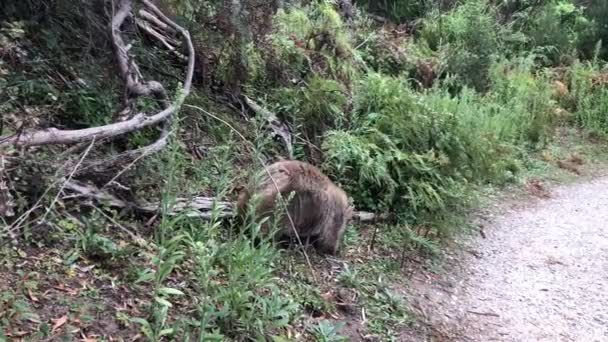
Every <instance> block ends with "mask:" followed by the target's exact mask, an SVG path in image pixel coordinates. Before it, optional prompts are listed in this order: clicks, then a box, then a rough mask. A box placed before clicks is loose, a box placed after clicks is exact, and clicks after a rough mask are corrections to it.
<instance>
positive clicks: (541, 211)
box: [404, 178, 608, 342]
mask: <svg viewBox="0 0 608 342" xmlns="http://www.w3.org/2000/svg"><path fill="white" fill-rule="evenodd" d="M486 219H487V218H486ZM484 227H485V229H484V230H485V233H486V238H485V239H483V238H480V239H479V240H477V241H475V242H473V243H469V244H468V247H465V252H462V255H460V256H457V257H454V258H453V260H452V262H450V263H449V264H450V270H449V271H448V272H447V273H448V274H447V275H442V276H439V277H438V276H437V275H435V274H431V273H427V274H422V275H418V276H417V277H415V278H414V279H413V280H412V284H411V285H412V286H411V288H412V291H413V293H412V295H411V302H412V305H413V307H414V308H417V309H418V310H419V311H420V312H419V314H420V315H421V316H422V320H423V321H425V322H424V323H423V324H422V329H423V330H425V332H424V333H423V334H422V335H426V336H425V337H416V338H413V337H408V338H404V340H428V341H484V342H485V341H525V342H527V341H552V342H553V341H581V342H592V341H608V178H600V179H596V180H593V181H589V182H587V183H584V184H574V185H568V186H560V187H557V188H555V189H553V190H552V194H551V198H550V199H547V200H540V201H537V202H535V203H528V204H526V205H525V206H520V207H519V208H510V209H506V210H502V212H500V213H499V214H496V215H494V216H493V217H490V218H489V219H487V222H486V223H485V224H484Z"/></svg>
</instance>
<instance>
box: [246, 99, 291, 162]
mask: <svg viewBox="0 0 608 342" xmlns="http://www.w3.org/2000/svg"><path fill="white" fill-rule="evenodd" d="M243 97H244V98H245V102H246V103H247V105H248V106H249V108H251V109H252V110H253V111H254V112H255V113H256V114H257V115H260V116H262V117H263V118H264V119H265V120H266V121H267V122H268V125H269V126H270V129H272V131H273V132H274V133H275V134H276V135H278V136H279V137H280V138H281V140H283V144H284V145H285V148H286V149H287V153H288V154H289V158H293V147H292V139H291V132H290V131H289V127H288V126H287V124H285V123H284V122H282V121H281V120H279V118H277V116H276V115H275V114H274V113H272V112H271V111H269V110H267V109H266V108H263V107H262V106H260V105H259V104H257V103H256V102H255V101H253V100H252V99H250V98H248V97H247V96H243Z"/></svg>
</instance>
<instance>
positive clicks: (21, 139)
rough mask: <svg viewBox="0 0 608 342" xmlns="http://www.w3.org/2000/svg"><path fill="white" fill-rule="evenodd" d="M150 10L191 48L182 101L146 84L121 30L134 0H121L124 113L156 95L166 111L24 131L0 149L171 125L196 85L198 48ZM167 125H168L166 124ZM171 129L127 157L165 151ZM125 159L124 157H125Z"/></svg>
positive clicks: (117, 40)
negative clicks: (70, 127) (73, 127)
mask: <svg viewBox="0 0 608 342" xmlns="http://www.w3.org/2000/svg"><path fill="white" fill-rule="evenodd" d="M142 2H143V3H144V5H145V6H146V7H148V9H149V10H150V11H152V12H153V13H155V14H156V16H157V17H159V18H160V19H159V20H162V22H164V23H165V24H166V25H167V26H168V27H171V28H172V29H174V30H176V31H177V32H179V33H180V34H181V35H182V36H183V38H184V40H185V42H186V45H187V48H188V67H187V71H186V76H185V78H184V85H183V90H182V94H181V96H180V98H179V99H178V100H176V101H175V103H173V104H170V101H169V98H168V96H167V94H166V91H165V89H164V87H163V86H162V85H161V84H160V83H159V82H156V81H148V82H142V81H140V79H141V73H140V71H139V68H138V67H137V65H136V64H135V62H133V61H132V60H130V59H129V55H128V51H129V46H127V45H126V44H125V42H124V40H123V39H122V36H121V31H120V27H121V26H122V24H123V23H124V21H125V20H126V19H127V18H128V17H129V16H131V10H132V6H131V0H121V1H120V4H119V6H118V10H117V11H116V13H115V14H114V16H113V17H112V23H111V36H112V43H113V45H114V49H115V56H116V59H117V64H118V68H119V70H120V73H121V75H122V76H123V79H124V81H125V97H124V104H125V109H127V110H123V113H128V112H130V110H128V108H131V107H132V106H133V105H134V103H135V101H134V100H135V99H136V98H137V97H140V96H149V95H152V96H154V97H155V98H156V99H157V101H158V102H159V104H160V106H161V108H162V110H161V111H160V112H159V113H156V114H154V115H146V114H144V113H138V114H136V115H135V116H133V117H132V118H130V119H128V120H124V121H121V122H115V123H112V124H108V125H104V126H98V127H91V128H85V129H78V130H59V129H56V128H49V129H46V130H39V131H34V132H27V131H25V132H21V133H20V134H16V135H10V136H2V137H0V146H2V145H6V144H16V145H18V146H23V147H27V146H36V145H49V144H71V143H77V142H85V141H91V140H93V139H95V140H101V139H105V138H111V137H115V136H118V135H122V134H125V133H129V132H134V131H137V130H140V129H142V128H144V127H147V126H150V125H155V124H158V123H161V122H165V123H168V122H169V120H170V118H171V116H172V115H173V114H174V113H175V112H176V111H177V109H178V108H179V106H180V105H181V102H183V99H184V98H185V97H186V96H188V94H189V93H190V90H191V86H192V76H193V73H194V58H195V53H194V47H193V45H192V41H191V39H190V34H189V33H188V31H186V30H185V29H183V28H181V27H180V26H179V25H177V24H175V23H174V22H173V21H171V20H170V19H169V18H167V17H166V16H165V15H164V14H162V12H160V10H158V8H156V6H154V5H153V4H152V3H150V2H149V1H147V0H143V1H142ZM165 126H167V125H165ZM166 136H167V128H166V127H165V129H164V131H163V134H161V137H160V139H159V140H158V141H156V142H155V143H153V144H152V145H150V146H147V147H144V148H140V149H138V150H134V151H128V152H127V153H126V154H125V156H133V155H139V154H141V153H150V152H156V151H158V150H160V149H162V148H163V147H164V146H165V145H166ZM123 157H124V156H123Z"/></svg>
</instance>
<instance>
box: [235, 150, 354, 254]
mask: <svg viewBox="0 0 608 342" xmlns="http://www.w3.org/2000/svg"><path fill="white" fill-rule="evenodd" d="M254 193H257V194H259V195H260V202H259V204H258V206H257V208H256V213H257V215H258V217H260V218H262V217H267V216H268V217H269V220H268V221H267V222H272V221H273V215H274V213H275V212H276V213H278V214H280V215H281V216H280V218H279V220H278V224H279V231H278V232H277V235H279V236H288V237H294V236H295V234H296V232H297V234H298V235H299V237H300V239H301V240H302V241H312V242H314V243H315V246H316V247H317V249H318V250H319V251H321V252H325V253H330V254H336V253H337V252H338V248H339V245H340V241H341V240H342V236H343V235H344V231H345V229H346V225H347V224H348V221H349V220H350V219H351V218H352V214H353V207H352V206H350V205H349V203H348V197H347V195H346V193H345V192H344V191H343V190H342V189H340V188H339V187H338V186H336V185H335V184H334V183H333V182H332V181H331V180H330V179H329V178H328V177H327V176H325V175H324V174H323V173H322V172H321V171H319V169H317V168H316V167H314V166H312V165H310V164H307V163H304V162H300V161H295V160H285V161H279V162H276V163H274V164H272V165H270V166H269V167H268V168H267V169H266V170H262V177H261V182H260V184H258V185H257V186H256V187H254V188H253V189H252V188H251V187H249V188H246V189H244V190H243V191H242V192H241V194H240V196H239V200H238V203H237V208H238V212H239V216H240V217H244V216H245V214H246V212H247V206H248V203H249V201H250V200H251V198H252V197H253V194H254ZM278 193H280V194H281V197H282V198H283V200H285V201H287V200H289V202H288V203H287V209H288V210H287V212H288V213H289V216H287V215H285V211H284V208H285V207H284V206H283V205H282V204H281V202H279V201H281V199H278V196H277V195H278ZM292 193H293V195H291V194H292ZM275 208H276V209H278V210H276V211H275ZM290 217H291V220H290ZM292 221H293V226H292V224H291V222H292ZM294 228H295V231H294ZM268 229H269V227H268V223H266V224H265V226H263V227H262V230H263V231H265V232H268ZM279 236H277V237H279Z"/></svg>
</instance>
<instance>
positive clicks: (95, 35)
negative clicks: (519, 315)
mask: <svg viewBox="0 0 608 342" xmlns="http://www.w3.org/2000/svg"><path fill="white" fill-rule="evenodd" d="M237 2H238V1H237ZM162 3H163V6H161V7H162V9H163V10H165V11H168V12H169V13H171V14H172V16H173V17H175V18H177V21H178V22H180V24H182V25H184V26H185V27H187V28H188V29H189V30H190V32H191V34H192V37H193V41H194V44H195V47H196V50H197V58H198V61H199V62H198V63H200V64H197V68H196V72H195V86H194V88H195V89H194V90H193V93H192V94H191V95H190V96H189V97H188V98H187V99H186V106H184V107H183V108H182V110H181V112H180V113H178V118H177V119H176V120H173V122H172V134H171V135H170V139H169V144H168V146H167V147H165V148H164V150H163V151H162V152H159V153H156V154H154V155H151V156H147V157H146V158H140V159H137V160H135V161H133V162H132V163H123V164H121V163H117V164H116V165H108V167H102V166H99V165H97V166H91V167H82V168H81V169H78V168H77V167H76V166H77V165H79V166H80V164H79V160H81V159H82V160H88V159H104V158H107V157H111V156H114V155H116V154H118V153H120V152H123V151H125V150H129V149H133V148H137V147H141V146H145V145H147V144H149V143H151V142H153V141H154V140H155V139H156V137H157V136H158V132H157V129H156V128H146V129H144V130H141V131H138V132H135V133H129V134H126V135H124V136H121V137H119V138H116V139H113V140H112V141H111V142H108V141H104V142H96V143H95V145H94V146H93V145H91V146H89V143H83V144H80V145H79V144H75V145H73V146H68V147H57V146H41V147H36V148H32V149H28V150H21V149H19V148H15V147H13V146H7V145H0V148H1V150H0V177H1V178H0V210H1V211H2V212H1V213H0V214H3V215H4V214H6V213H7V212H8V209H11V210H13V211H14V212H15V215H13V216H9V215H5V216H2V217H1V220H2V221H1V222H2V223H1V226H0V273H1V274H3V275H8V276H7V277H2V278H3V279H0V341H1V340H4V339H12V338H17V337H23V336H25V337H26V338H29V339H30V340H37V339H43V338H50V337H54V338H64V339H66V340H69V339H73V338H76V337H78V338H81V337H83V336H90V337H91V338H93V337H95V336H97V338H98V340H100V341H101V340H108V339H109V338H110V337H112V338H114V340H116V339H119V338H123V339H125V340H127V339H129V340H130V339H131V338H132V337H134V336H135V335H137V334H140V335H141V336H144V337H145V338H146V339H149V340H154V341H157V340H176V341H191V340H199V341H215V340H217V341H223V340H236V341H244V340H256V341H262V340H268V341H292V340H294V341H295V340H298V341H299V340H314V341H345V340H348V337H356V338H359V336H360V335H359V334H361V335H367V336H370V337H373V336H376V337H378V338H380V339H382V340H391V339H392V340H399V336H400V332H402V331H403V330H404V329H408V324H409V323H411V322H412V321H413V320H414V319H415V318H414V317H413V316H412V314H411V313H410V312H409V310H408V307H407V303H406V302H405V301H404V298H403V293H402V291H403V290H402V288H403V285H406V284H404V279H407V276H406V275H404V274H403V273H402V270H403V269H404V265H405V264H406V263H407V261H408V260H410V259H412V258H420V257H426V258H427V259H424V260H430V258H432V257H433V256H438V255H441V252H442V248H443V246H444V245H443V242H444V241H445V240H444V239H445V238H447V237H449V236H451V235H453V234H462V233H463V232H465V231H467V229H468V226H467V224H466V223H465V220H464V215H465V213H466V212H467V210H468V209H470V208H472V207H473V206H474V205H476V204H478V201H477V200H478V199H479V197H480V194H483V193H484V191H486V190H487V189H497V188H501V187H505V186H509V185H511V186H517V185H521V184H523V183H525V181H526V177H527V176H529V175H534V176H547V175H549V174H552V173H555V172H556V170H557V169H556V166H555V164H556V162H557V161H562V160H566V159H567V158H569V157H571V154H573V153H575V154H577V155H578V156H579V157H582V158H583V159H585V160H589V161H591V162H593V160H596V159H601V155H599V153H598V150H601V149H600V148H595V147H596V146H605V142H606V138H607V137H608V114H607V113H608V88H607V87H606V85H607V84H608V68H607V64H606V63H607V59H608V50H607V47H606V46H605V45H606V43H607V42H603V41H602V38H603V37H606V36H607V33H608V5H606V4H604V2H602V1H597V2H595V1H594V2H593V4H589V3H590V2H589V1H575V0H551V1H541V2H539V1H526V0H523V1H489V0H462V1H439V0H437V1H404V0H390V1H389V0H384V1H356V2H355V10H354V12H353V17H352V18H350V17H349V15H347V16H346V17H345V16H344V15H343V13H341V7H340V6H339V4H338V3H341V1H330V0H318V1H282V2H278V3H282V6H281V8H278V5H275V4H274V2H270V1H262V2H260V1H253V0H251V1H250V0H243V1H240V2H238V3H240V7H239V8H236V9H235V8H233V7H231V6H225V3H224V2H223V1H198V0H172V1H163V2H162ZM226 3H232V2H230V1H228V2H226ZM99 6H100V5H99V3H98V2H96V1H92V0H91V1H88V0H87V1H81V4H79V5H78V6H75V5H74V4H73V2H71V1H68V0H43V1H22V2H11V1H9V2H8V3H7V4H4V3H3V4H1V5H0V13H5V14H6V18H1V19H2V20H1V21H0V114H2V122H1V125H0V131H1V132H0V133H1V134H0V135H2V136H4V135H7V134H14V133H18V132H20V131H21V130H23V129H36V128H46V127H58V128H62V129H78V128H83V127H92V126H99V125H103V124H107V123H110V122H114V121H115V120H116V117H115V114H114V112H117V111H118V110H120V109H119V108H121V107H120V105H121V98H122V96H123V92H124V89H123V84H122V82H123V80H122V79H121V77H120V76H119V75H118V74H117V72H116V69H117V68H116V62H115V60H114V58H113V54H112V47H111V44H110V40H109V39H110V37H109V35H108V33H107V27H108V17H107V15H108V14H109V13H112V12H111V11H110V9H109V8H105V9H104V8H99ZM231 11H237V12H238V13H233V12H231ZM239 11H240V12H239ZM370 14H373V18H372V16H370ZM378 16H380V17H383V18H385V19H384V20H382V19H381V18H378ZM139 33H141V32H139ZM139 36H141V35H139ZM139 36H138V35H137V34H132V35H131V36H130V37H131V38H133V46H132V48H131V51H130V53H132V55H133V56H134V58H135V59H136V60H137V61H138V63H139V64H140V69H141V70H140V71H141V72H142V74H143V75H144V77H145V78H146V79H154V80H159V81H160V82H161V83H162V84H164V85H165V86H166V88H167V89H168V90H169V94H170V96H172V97H173V96H175V93H176V92H177V89H179V87H180V85H178V82H179V80H178V79H179V77H177V78H176V76H175V75H181V74H182V73H183V65H182V63H181V60H179V59H178V58H175V56H174V55H173V54H172V53H170V52H169V51H167V50H166V49H164V48H163V47H162V46H160V45H157V44H155V43H154V42H153V41H148V40H146V39H138V37H139ZM244 96H246V97H247V98H249V99H252V100H253V101H254V102H255V103H257V104H259V105H260V107H262V108H263V109H264V110H265V111H268V112H270V113H272V114H274V115H276V118H277V119H278V120H279V121H281V122H282V123H285V124H286V125H288V126H289V128H290V130H291V133H292V138H293V139H292V141H293V158H296V159H300V160H306V161H308V162H310V163H312V164H315V165H317V166H319V167H320V168H321V169H322V170H323V171H325V172H326V173H327V174H328V176H330V178H332V179H333V180H335V181H336V183H338V184H340V186H342V187H343V188H344V189H345V190H346V191H347V193H348V194H349V195H350V196H351V197H352V198H353V200H354V204H355V206H356V207H357V209H358V210H364V211H372V212H375V213H377V214H386V216H387V217H388V219H387V220H385V221H384V222H379V223H377V224H375V225H373V226H369V225H364V224H358V223H356V222H353V223H352V224H351V226H350V227H349V230H348V231H347V233H346V236H345V241H344V243H343V248H342V254H341V255H340V256H339V257H338V259H339V260H336V259H334V258H325V257H323V256H320V255H317V254H316V253H314V252H313V251H311V250H308V251H305V250H303V249H302V248H299V247H294V246H292V247H290V248H287V249H279V248H277V247H276V246H274V245H273V244H272V243H271V241H270V239H269V238H268V237H265V236H262V235H261V234H260V222H257V221H256V220H255V218H254V217H252V216H250V217H248V218H247V219H246V220H245V222H239V221H238V220H232V219H225V218H222V216H221V208H220V207H219V206H217V207H215V208H214V209H213V210H211V214H210V216H211V217H210V218H207V219H200V218H196V217H192V215H189V214H191V213H190V212H187V211H181V212H178V213H176V211H178V210H176V208H179V207H180V202H179V201H180V198H183V197H191V196H197V195H198V196H212V197H215V198H218V199H220V200H226V201H234V200H235V199H236V196H237V192H238V189H239V187H240V186H242V185H244V183H245V179H246V178H247V177H248V176H249V175H250V174H252V171H253V170H255V169H258V168H260V167H261V165H260V164H261V162H262V161H263V162H265V163H268V162H271V161H274V160H276V159H277V158H278V157H280V156H281V157H287V153H286V151H285V148H284V146H283V145H282V143H281V142H279V141H278V140H277V139H273V134H272V132H271V131H270V130H269V129H268V127H267V125H266V118H264V117H262V116H263V114H262V113H260V111H259V110H257V112H256V109H253V108H249V107H248V106H247V104H246V101H245V100H244ZM136 107H137V109H138V110H139V111H145V112H153V111H154V110H155V108H156V107H155V104H154V103H152V102H151V101H150V100H146V99H140V100H138V103H137V104H136ZM254 112H255V113H254ZM565 132H567V133H565ZM64 165H67V166H64ZM577 167H578V166H577ZM76 169H78V170H76ZM76 171H78V172H76ZM562 172H565V171H562ZM72 173H73V174H72ZM68 175H71V176H73V178H74V179H76V180H79V181H81V182H88V183H90V184H94V185H95V186H97V187H99V188H103V189H104V190H106V191H108V192H109V193H112V194H114V195H115V196H116V197H117V198H120V199H121V200H123V201H125V202H138V203H142V202H145V203H144V204H149V203H159V206H160V210H159V212H158V213H152V214H151V213H150V212H142V211H141V210H137V209H133V208H130V207H122V208H117V207H116V205H112V203H106V202H103V201H101V202H99V201H89V200H86V201H85V200H83V199H81V198H79V197H75V196H68V195H69V194H70V192H69V191H67V189H64V188H63V186H62V184H64V183H65V177H67V176H68ZM485 193H487V191H486V192H485ZM4 278H6V279H4ZM396 285H397V286H396ZM399 285H401V286H399ZM362 312H363V315H364V317H365V320H363V319H362ZM344 321H346V322H348V323H349V324H345V322H344ZM357 329H358V331H357Z"/></svg>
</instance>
